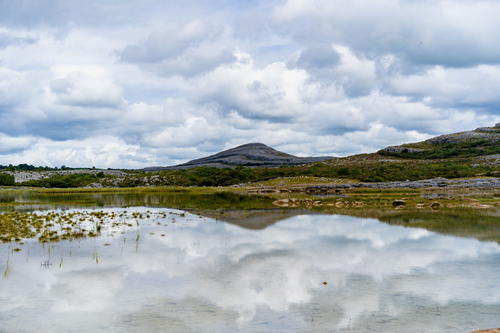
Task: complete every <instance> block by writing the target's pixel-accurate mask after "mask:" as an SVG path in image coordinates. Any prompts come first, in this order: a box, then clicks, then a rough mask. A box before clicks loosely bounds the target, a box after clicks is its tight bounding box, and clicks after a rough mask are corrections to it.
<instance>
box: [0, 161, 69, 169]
mask: <svg viewBox="0 0 500 333" xmlns="http://www.w3.org/2000/svg"><path fill="white" fill-rule="evenodd" d="M0 170H7V171H53V170H71V168H68V167H67V166H64V165H63V166H61V168H60V169H58V168H51V167H46V166H44V167H42V166H34V165H31V164H26V163H22V164H18V165H12V164H9V165H0Z"/></svg>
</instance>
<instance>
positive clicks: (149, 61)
mask: <svg viewBox="0 0 500 333" xmlns="http://www.w3.org/2000/svg"><path fill="white" fill-rule="evenodd" d="M224 34H225V32H224V30H221V29H218V28H215V27H213V26H211V25H209V24H206V23H203V22H200V21H192V22H188V23H186V24H184V25H183V26H182V27H181V28H179V26H170V27H165V28H164V29H162V30H161V31H156V32H154V33H152V34H151V35H150V36H149V37H148V38H147V39H146V40H145V41H144V42H141V43H138V44H132V45H128V46H127V47H125V49H124V50H123V51H122V52H121V54H120V59H121V61H123V62H126V63H138V64H141V65H143V66H144V68H146V69H148V70H151V71H153V72H156V73H158V74H160V75H164V76H168V75H186V76H191V75H196V74H199V73H203V72H206V71H209V70H212V69H214V68H216V67H217V66H219V65H221V64H225V63H230V62H233V61H234V60H235V59H236V58H235V56H234V55H233V52H234V51H233V50H232V49H231V48H230V47H228V46H227V45H226V43H224V40H223V39H224V38H225V36H224Z"/></svg>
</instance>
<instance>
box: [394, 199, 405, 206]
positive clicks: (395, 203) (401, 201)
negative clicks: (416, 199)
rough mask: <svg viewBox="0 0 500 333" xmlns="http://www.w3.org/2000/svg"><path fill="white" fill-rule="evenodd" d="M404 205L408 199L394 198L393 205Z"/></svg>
mask: <svg viewBox="0 0 500 333" xmlns="http://www.w3.org/2000/svg"><path fill="white" fill-rule="evenodd" d="M404 205H406V201H404V200H402V199H401V200H394V201H393V202H392V207H403V206H404Z"/></svg>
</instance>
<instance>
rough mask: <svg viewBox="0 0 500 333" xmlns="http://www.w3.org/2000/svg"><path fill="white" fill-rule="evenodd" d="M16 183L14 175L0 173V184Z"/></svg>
mask: <svg viewBox="0 0 500 333" xmlns="http://www.w3.org/2000/svg"><path fill="white" fill-rule="evenodd" d="M15 183H16V179H15V178H14V176H12V175H10V174H8V173H0V185H7V186H10V185H14V184H15Z"/></svg>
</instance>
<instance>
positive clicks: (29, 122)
mask: <svg viewBox="0 0 500 333" xmlns="http://www.w3.org/2000/svg"><path fill="white" fill-rule="evenodd" d="M499 16H500V2H499V1H496V0H454V1H446V0H432V1H431V0H399V1H397V0H371V1H367V0H365V1H360V0H350V1H340V0H262V1H260V0H238V1H234V0H232V1H231V0H210V1H209V0H198V1H193V0H183V1H161V0H142V1H135V0H105V1H103V0H85V1H83V0H16V1H12V0H0V164H19V163H29V164H35V165H45V166H61V165H66V166H71V167H89V166H96V167H100V168H140V167H146V166H152V165H171V164H177V163H180V162H184V161H187V160H191V159H194V158H199V157H203V156H206V155H208V154H211V153H215V152H218V151H220V150H223V149H228V148H231V147H234V146H237V145H240V144H244V143H249V142H262V143H265V144H267V145H269V146H272V147H274V148H276V149H279V150H282V151H285V152H287V153H291V154H295V155H298V156H346V155H351V154H358V153H364V152H374V151H377V150H378V149H381V148H383V147H385V146H388V145H395V144H402V143H405V142H415V141H421V140H424V139H426V138H429V137H432V136H436V135H440V134H446V133H451V132H458V131H464V130H471V129H474V128H477V127H481V126H492V125H494V124H495V123H497V122H500V89H499V88H498V87H499V86H500V40H499V37H498V31H500V20H499V19H498V17H499Z"/></svg>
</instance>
